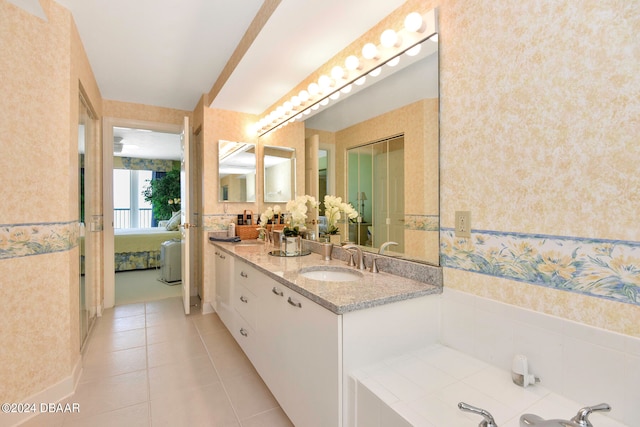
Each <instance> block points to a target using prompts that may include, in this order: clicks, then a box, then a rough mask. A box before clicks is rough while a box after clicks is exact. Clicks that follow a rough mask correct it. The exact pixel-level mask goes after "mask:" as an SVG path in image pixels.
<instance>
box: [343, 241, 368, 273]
mask: <svg viewBox="0 0 640 427" xmlns="http://www.w3.org/2000/svg"><path fill="white" fill-rule="evenodd" d="M342 249H345V250H346V251H348V252H349V253H351V257H352V258H351V259H350V260H349V266H355V265H356V264H355V263H353V264H352V260H353V252H351V249H354V250H355V251H356V253H357V254H358V265H357V268H359V269H360V270H366V269H367V267H365V265H364V256H363V255H362V249H360V247H359V246H357V245H344V246H343V247H342Z"/></svg>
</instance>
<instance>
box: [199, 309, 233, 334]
mask: <svg viewBox="0 0 640 427" xmlns="http://www.w3.org/2000/svg"><path fill="white" fill-rule="evenodd" d="M192 320H193V323H194V324H195V325H196V327H197V328H198V332H200V334H202V335H206V334H209V333H212V332H215V331H219V330H225V331H226V330H227V329H226V327H225V326H224V323H222V320H220V317H218V315H217V314H216V313H210V314H205V315H201V316H199V317H195V318H193V319H192Z"/></svg>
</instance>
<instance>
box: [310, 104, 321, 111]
mask: <svg viewBox="0 0 640 427" xmlns="http://www.w3.org/2000/svg"><path fill="white" fill-rule="evenodd" d="M318 108H320V104H313V105H312V106H311V109H312V110H313V111H316V110H317V109H318Z"/></svg>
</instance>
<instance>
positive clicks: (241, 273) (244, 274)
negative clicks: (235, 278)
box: [240, 271, 249, 278]
mask: <svg viewBox="0 0 640 427" xmlns="http://www.w3.org/2000/svg"><path fill="white" fill-rule="evenodd" d="M240 275H241V276H242V277H245V278H246V277H249V276H248V275H247V273H245V272H244V271H241V272H240Z"/></svg>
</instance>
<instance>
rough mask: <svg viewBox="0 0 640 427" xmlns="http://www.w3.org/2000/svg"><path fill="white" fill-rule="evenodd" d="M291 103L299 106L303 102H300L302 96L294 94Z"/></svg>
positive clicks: (295, 106) (294, 106)
mask: <svg viewBox="0 0 640 427" xmlns="http://www.w3.org/2000/svg"><path fill="white" fill-rule="evenodd" d="M291 104H292V105H293V108H297V107H299V106H300V104H301V102H300V98H298V96H297V95H293V96H292V97H291Z"/></svg>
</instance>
